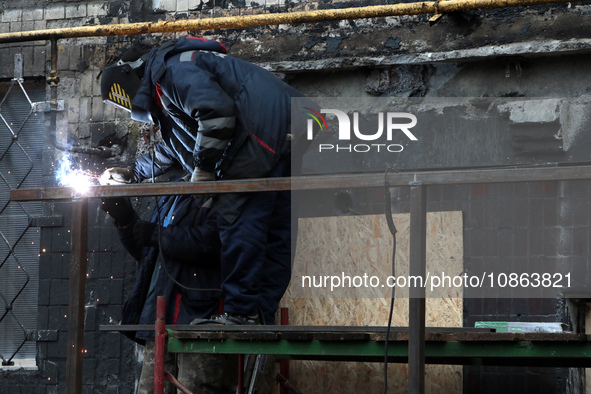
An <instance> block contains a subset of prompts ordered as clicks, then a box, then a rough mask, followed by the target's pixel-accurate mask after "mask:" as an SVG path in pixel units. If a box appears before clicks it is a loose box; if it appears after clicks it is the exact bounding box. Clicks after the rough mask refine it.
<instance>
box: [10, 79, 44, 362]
mask: <svg viewBox="0 0 591 394" xmlns="http://www.w3.org/2000/svg"><path fill="white" fill-rule="evenodd" d="M0 92H2V93H1V97H2V99H1V100H2V101H0V360H1V362H2V365H3V366H10V365H14V360H19V359H34V358H35V353H36V349H35V342H34V341H32V340H30V339H29V338H34V336H31V335H30V332H32V331H35V330H36V328H37V305H38V298H39V295H38V286H39V275H38V272H39V240H40V233H39V229H37V228H33V227H31V222H32V218H33V217H35V216H39V215H40V214H41V203H39V202H36V203H32V204H31V203H26V204H23V203H17V202H11V201H10V200H9V195H10V190H12V189H18V188H20V187H25V188H26V187H38V186H39V185H40V184H41V182H42V167H41V155H42V151H43V140H44V137H43V128H44V117H43V114H42V113H35V112H33V106H32V100H31V98H30V96H29V94H28V93H27V91H26V90H25V86H24V85H23V83H22V81H21V80H18V79H14V80H12V81H11V82H10V83H9V84H8V86H5V87H0ZM33 93H34V96H35V97H34V98H36V99H40V100H43V97H44V91H43V89H41V90H37V89H35V90H34V91H33ZM47 296H48V295H47Z"/></svg>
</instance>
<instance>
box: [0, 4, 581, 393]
mask: <svg viewBox="0 0 591 394" xmlns="http://www.w3.org/2000/svg"><path fill="white" fill-rule="evenodd" d="M378 3H379V2H372V3H371V4H378ZM589 3H590V2H576V3H572V4H563V5H556V6H554V5H548V6H540V7H528V8H515V9H507V10H497V11H478V12H468V13H461V14H454V15H446V16H445V17H444V18H443V19H442V20H440V21H439V23H437V24H436V25H434V26H429V24H428V23H427V19H428V17H429V16H414V17H391V18H378V19H363V20H356V21H342V22H330V23H313V24H305V25H290V26H286V25H281V26H265V27H257V28H246V29H229V30H226V31H209V32H190V33H189V34H196V35H203V36H207V37H210V38H217V39H219V40H221V41H222V42H223V43H224V44H225V45H226V46H227V47H228V48H229V51H230V52H229V53H230V54H231V55H233V56H236V57H240V58H243V59H245V60H250V61H253V62H256V63H258V64H260V65H261V66H263V67H266V68H268V69H269V70H271V71H274V72H278V73H282V77H284V78H285V80H286V81H288V82H289V83H290V84H292V85H293V86H295V87H297V88H298V89H300V90H301V91H303V92H305V93H306V94H308V95H310V96H328V97H335V96H350V97H360V96H364V97H365V96H372V97H374V96H399V97H423V96H439V97H448V96H463V97H562V96H573V97H580V96H585V95H588V94H589V92H590V91H591V77H589V76H588V73H584V72H581V70H586V69H588V68H589V66H591V58H590V57H589V55H587V52H588V50H589V49H590V48H591V42H590V41H589V40H588V39H587V37H588V36H589V33H590V31H589V29H591V27H590V26H591V24H590V23H589V16H588V14H589V11H590V10H591V8H590V6H589ZM1 4H2V8H1V14H0V32H2V33H4V32H16V31H27V30H39V29H46V28H60V27H69V26H83V25H98V24H116V23H128V22H140V21H157V20H176V19H185V18H194V17H205V18H207V17H214V16H223V15H245V14H256V13H274V12H287V11H299V10H310V9H312V10H313V9H322V8H331V7H346V6H363V5H369V4H370V3H369V2H339V1H332V2H331V1H325V2H318V3H316V2H310V3H300V2H285V3H283V2H281V3H278V4H272V3H271V2H267V7H264V4H258V5H256V4H255V6H252V5H251V4H246V3H245V2H243V1H240V0H236V1H227V2H223V1H216V2H214V1H213V0H212V1H209V2H207V1H203V0H188V1H173V0H170V1H165V0H158V1H157V0H154V1H142V0H131V1H121V0H118V1H107V2H104V1H100V2H99V1H89V2H80V1H44V2H38V1H30V0H29V1H26V0H22V1H4V2H1ZM174 36H175V35H174V34H150V35H145V36H120V37H100V38H82V39H69V40H60V41H59V64H58V72H59V76H60V84H59V88H58V98H60V99H63V100H64V102H65V110H64V111H63V112H60V113H58V114H57V131H58V132H59V133H58V135H57V136H56V137H57V139H58V141H59V142H60V143H62V144H64V145H68V144H69V145H79V146H84V147H96V146H107V145H109V144H113V141H116V142H117V143H118V144H119V145H121V146H122V154H120V155H117V156H115V157H112V158H107V159H105V158H98V157H88V156H84V155H75V156H74V157H75V158H76V159H77V160H83V161H84V163H85V166H86V167H87V168H91V169H92V170H93V171H96V172H99V171H101V170H102V169H104V168H106V167H110V166H122V165H128V164H130V163H131V162H132V160H133V158H134V157H135V156H136V155H137V154H139V153H142V152H144V151H145V150H146V148H147V147H148V146H149V145H150V144H153V142H154V140H153V139H151V138H150V137H149V129H146V128H144V127H142V125H137V124H135V123H133V122H131V121H129V118H128V114H127V113H124V112H123V111H121V110H117V109H114V108H113V107H109V106H104V105H103V103H102V101H101V98H100V91H99V85H98V81H99V73H100V70H101V68H102V67H104V65H105V64H107V63H108V62H109V61H111V60H112V59H113V58H114V57H116V56H117V55H118V54H119V52H120V51H121V50H122V49H123V48H125V47H127V46H129V45H130V44H132V43H135V42H142V43H148V44H158V43H160V42H162V41H163V40H165V39H168V38H172V37H174ZM553 51H555V55H554V56H552V57H548V56H547V54H548V53H549V52H553ZM573 52H574V53H576V54H575V55H572V54H571V53H573ZM16 53H22V54H23V56H24V59H25V61H24V66H25V78H45V76H46V75H47V70H48V68H49V54H50V47H49V43H48V42H44V41H34V42H27V43H18V44H2V45H0V56H1V57H2V59H5V60H8V61H3V62H0V78H2V79H4V80H7V79H9V78H12V76H13V64H12V59H13V58H14V54H16ZM561 55H564V56H561ZM567 55H568V56H567ZM540 56H544V57H540ZM140 129H143V130H146V131H147V134H141V133H140V132H139V130H140ZM460 131H462V130H460ZM464 131H465V130H464ZM47 132H48V133H51V132H54V131H53V130H48V131H47ZM462 136H465V135H462V134H450V135H448V136H443V137H442V138H443V139H444V140H445V141H446V142H448V143H449V150H448V151H447V153H445V154H444V152H443V151H440V152H435V151H434V150H433V149H431V147H430V146H429V147H426V148H424V149H423V150H422V151H421V152H418V153H417V154H416V155H413V156H412V157H411V158H403V159H398V158H396V159H392V158H391V157H387V156H386V157H384V156H376V157H374V158H372V159H371V160H368V163H369V164H368V170H375V169H383V164H384V163H388V164H394V163H396V165H397V166H398V167H399V168H423V167H426V166H428V167H456V166H475V165H484V164H487V165H493V164H507V163H513V164H519V163H543V162H546V161H560V162H575V161H587V160H588V158H589V156H588V153H587V152H589V148H590V144H591V141H590V139H589V138H588V137H587V136H584V137H581V136H575V137H577V138H576V141H575V142H576V143H573V144H571V145H570V146H569V149H566V150H564V149H562V145H560V149H558V148H556V147H555V146H554V145H553V146H552V147H550V149H554V150H552V151H551V152H548V151H546V150H543V149H542V150H539V149H535V147H536V146H537V145H536V146H534V145H535V144H529V143H528V141H529V142H531V141H530V140H529V139H528V138H527V135H526V136H525V138H524V139H523V138H521V135H519V137H520V138H521V139H520V138H517V141H514V140H503V144H506V145H502V149H500V148H501V147H500V146H499V145H494V144H491V145H490V146H488V145H484V146H483V144H482V141H483V140H482V139H476V140H474V141H473V144H474V146H480V148H481V149H482V150H481V151H480V152H476V151H475V150H474V149H472V148H470V147H466V146H463V147H462V146H460V145H459V144H456V145H454V141H456V140H455V139H458V140H459V139H461V138H462ZM427 141H430V143H431V144H434V143H435V142H434V141H433V140H429V139H428V138H425V143H426V142H427ZM514 142H515V145H514ZM550 142H555V141H552V140H551V139H550ZM518 148H519V149H518ZM544 149H546V148H545V145H544ZM63 155H64V152H63V151H60V150H56V149H54V148H50V149H48V151H47V152H45V158H44V160H45V163H46V171H45V172H44V174H45V181H44V185H45V186H55V185H56V180H55V174H54V172H53V166H54V165H55V163H56V162H57V161H59V159H60V158H61V157H62V156H63ZM380 165H382V167H380ZM548 187H549V189H543V188H542V189H543V190H541V189H540V185H538V184H525V185H520V186H515V187H514V188H497V187H493V188H490V189H486V188H484V189H483V188H482V186H475V189H472V188H470V187H464V188H455V187H445V188H436V189H435V190H434V191H432V192H430V202H429V209H433V210H461V211H462V212H464V215H465V218H466V219H465V220H466V227H465V229H466V233H465V257H466V261H467V262H468V263H469V262H470V260H474V259H480V260H482V259H490V261H491V264H494V259H498V258H500V257H509V258H515V259H518V258H521V257H523V256H522V254H523V253H526V252H527V253H530V252H531V253H533V252H536V253H535V255H536V256H537V257H540V256H541V257H555V256H556V254H557V250H547V251H543V250H542V251H540V250H537V249H534V248H536V247H539V246H540V245H541V244H540V243H536V242H535V240H540V239H542V240H544V239H546V241H548V240H552V239H554V238H552V234H555V233H556V232H557V231H558V230H559V229H561V231H562V230H564V229H565V231H570V232H572V234H573V236H574V237H575V238H574V239H573V242H572V244H569V246H568V247H569V249H568V252H569V253H570V254H568V253H567V254H566V255H565V256H566V258H567V259H573V260H577V261H586V259H588V254H589V251H588V250H587V248H586V247H585V246H584V235H586V234H588V231H589V228H590V227H591V222H589V220H588V219H587V218H588V217H590V216H591V212H590V209H591V208H590V207H589V204H588V203H585V201H586V200H587V196H588V195H589V190H588V186H587V185H586V184H585V183H575V184H552V185H549V186H548ZM559 190H561V191H560V192H559ZM565 190H566V191H565ZM563 191H564V192H563ZM477 192H478V193H477ZM397 198H398V200H397V202H398V206H397V208H396V210H397V211H398V212H406V211H407V205H406V204H407V201H408V198H407V196H405V195H404V193H403V194H401V195H399V196H398V197H397ZM329 201H330V199H329ZM370 201H373V202H372V203H371V204H369V205H370V206H368V207H362V208H360V209H359V211H360V212H367V213H372V212H382V211H383V209H382V208H383V202H382V200H379V201H378V200H377V199H376V198H375V197H374V200H371V198H370ZM566 203H568V204H571V203H572V204H574V205H572V206H576V207H577V208H576V211H573V212H577V215H575V214H574V213H571V216H569V218H568V219H567V218H561V220H562V221H560V222H559V221H558V220H557V219H556V212H555V211H552V210H553V208H551V207H556V206H560V204H566ZM98 204H99V202H98V201H94V202H92V203H91V208H90V210H89V212H90V213H91V214H90V216H89V219H90V220H89V221H90V223H91V224H90V227H89V232H90V233H89V234H90V236H89V239H90V244H89V252H91V253H89V263H88V269H89V278H88V282H87V300H86V305H87V307H86V319H85V349H86V350H87V353H85V358H84V379H83V382H84V389H83V391H84V392H97V393H131V392H133V391H134V386H135V375H136V372H137V368H138V366H139V359H140V357H139V356H138V354H137V353H138V349H137V348H136V347H135V346H134V345H132V344H131V342H130V341H128V340H127V339H124V338H122V337H121V336H120V335H119V334H107V333H101V332H98V331H97V328H98V326H99V325H101V324H109V323H112V322H113V321H117V320H118V317H119V316H120V311H121V304H122V302H123V300H124V299H125V296H126V291H128V290H129V285H130V282H131V278H132V277H133V273H134V270H135V263H134V262H133V261H132V260H131V259H130V258H129V257H128V256H127V255H126V254H125V253H124V252H123V250H122V248H121V245H120V244H119V243H118V240H117V238H116V234H114V232H113V231H112V226H111V222H110V221H109V220H107V219H106V218H105V215H104V213H103V212H102V211H100V209H98ZM136 204H138V207H139V209H140V212H141V213H146V212H148V211H150V210H151V207H152V205H151V201H150V200H146V201H144V200H142V201H140V202H137V203H136ZM505 205H506V206H514V207H519V206H521V207H522V208H524V209H527V215H528V216H527V217H526V218H523V220H524V222H516V219H511V218H510V215H509V214H508V213H506V212H505V213H503V214H502V215H499V217H495V216H494V215H489V216H486V217H483V212H485V211H486V212H495V211H498V210H499V209H500V207H501V206H505ZM513 209H516V208H513ZM356 210H357V207H356ZM539 210H544V214H543V215H537V214H536V212H538V211H539ZM69 212H70V204H69V203H47V204H45V206H44V214H46V215H48V216H62V217H63V218H64V224H63V226H62V227H58V228H43V229H42V245H41V247H42V248H47V250H48V252H47V253H44V254H43V255H42V256H41V267H42V268H41V269H42V270H41V272H40V275H41V283H40V303H39V307H40V317H39V329H52V330H58V337H57V338H58V339H57V341H54V342H45V343H41V342H40V343H38V367H39V370H38V371H36V372H32V371H19V372H10V373H6V372H0V376H1V377H2V379H3V382H6V384H3V386H2V387H0V393H10V394H12V393H18V392H22V393H25V392H26V393H30V392H38V393H60V392H63V388H64V380H65V377H64V375H65V350H66V349H65V338H66V335H67V333H66V326H65V321H66V319H65V318H64V315H65V312H64V311H65V310H66V305H67V293H66V292H67V279H68V272H67V265H68V261H69V255H68V252H69V245H68V228H69V223H68V219H67V218H68V217H69ZM514 212H516V211H514ZM552 218H554V219H556V220H554V221H553V219H552ZM582 218H585V221H581V220H583V219H582ZM510 219H511V220H513V221H512V222H507V223H505V221H510ZM579 219H580V220H579ZM501 221H502V223H501ZM499 228H500V229H501V230H500V231H499V230H498V229H499ZM526 228H527V229H526ZM523 232H526V235H525V237H526V238H527V242H528V243H527V248H528V249H527V251H524V250H523V249H520V248H525V247H526V246H525V244H524V243H525V242H526V241H525V240H523V237H524V235H523ZM491 237H494V239H495V241H496V244H494V245H496V247H494V250H493V247H492V246H487V245H493V243H490V242H489V241H490V240H491V239H492V238H491ZM544 237H546V238H544ZM548 237H550V238H548ZM520 240H521V241H520ZM544 244H545V245H548V242H545V243H544ZM477 245H479V246H477ZM508 245H510V246H511V249H510V250H511V253H512V255H509V256H505V255H502V253H501V252H502V251H504V250H509V249H508V248H509V246H508ZM563 246H564V245H563ZM546 247H549V246H546ZM562 251H563V252H564V250H562ZM563 257H564V256H563ZM465 305H466V307H465V311H464V314H465V324H466V325H467V326H470V325H472V324H473V322H474V321H475V320H476V319H480V318H483V319H485V318H486V319H488V318H490V319H492V318H494V319H498V320H503V319H513V320H515V319H517V320H529V321H531V320H544V321H546V320H547V321H564V322H566V321H568V319H569V316H568V313H569V312H568V311H567V310H566V308H565V307H564V305H563V304H562V303H560V302H557V301H556V300H553V299H552V300H547V299H544V300H534V301H528V300H514V301H509V300H499V301H497V300H492V299H491V300H486V301H482V300H468V301H467V302H466V303H465ZM107 344H108V346H107ZM113 344H116V346H113ZM465 372H466V378H465V390H464V391H466V392H475V391H479V392H496V391H497V390H498V389H499V388H497V387H496V386H495V385H494V384H492V383H491V382H492V381H494V380H498V376H499V375H503V376H506V375H510V376H512V378H511V380H510V382H509V383H504V387H503V389H504V390H505V391H507V390H508V391H517V390H521V391H525V392H529V391H534V390H536V391H541V392H544V390H548V388H549V387H551V388H552V392H556V393H558V392H567V384H566V382H565V378H564V376H565V375H566V373H565V371H564V370H560V369H545V370H540V369H526V370H524V369H523V368H514V369H496V368H495V369H491V368H484V367H483V368H476V367H470V368H467V369H466V371H465ZM524 375H527V376H530V377H531V376H535V377H536V378H531V379H529V380H526V381H525V383H524V380H523V379H520V378H519V377H520V376H524ZM539 377H542V378H539ZM538 378H539V379H538ZM574 392H576V390H574Z"/></svg>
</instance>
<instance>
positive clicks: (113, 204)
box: [101, 197, 134, 227]
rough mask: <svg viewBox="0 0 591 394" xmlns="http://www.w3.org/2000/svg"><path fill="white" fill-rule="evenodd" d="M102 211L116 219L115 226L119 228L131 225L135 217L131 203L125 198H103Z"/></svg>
mask: <svg viewBox="0 0 591 394" xmlns="http://www.w3.org/2000/svg"><path fill="white" fill-rule="evenodd" d="M101 209H102V210H103V211H105V212H106V213H108V214H109V216H111V217H112V218H113V219H115V225H116V226H117V227H125V226H127V225H129V224H130V223H131V221H132V220H133V217H134V213H133V208H132V207H131V203H130V202H129V200H127V199H125V198H123V197H108V198H103V203H102V204H101Z"/></svg>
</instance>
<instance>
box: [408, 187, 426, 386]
mask: <svg viewBox="0 0 591 394" xmlns="http://www.w3.org/2000/svg"><path fill="white" fill-rule="evenodd" d="M426 194H427V192H426V190H425V186H420V185H417V186H412V187H411V189H410V252H409V254H410V256H409V260H410V263H409V264H410V267H409V273H410V276H411V277H415V278H417V277H418V278H425V277H426V261H427V198H426ZM415 283H416V284H415V286H413V287H410V289H409V296H410V300H409V332H410V333H409V334H410V335H409V340H408V392H409V393H412V394H423V393H424V392H425V288H424V287H423V286H422V285H421V284H420V283H419V281H417V282H415Z"/></svg>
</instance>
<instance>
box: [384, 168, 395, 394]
mask: <svg viewBox="0 0 591 394" xmlns="http://www.w3.org/2000/svg"><path fill="white" fill-rule="evenodd" d="M389 170H390V168H389V167H387V168H386V171H385V172H384V189H385V198H384V200H385V201H384V204H385V215H386V223H388V229H389V230H390V233H391V234H392V277H395V273H396V264H395V263H396V233H397V230H396V226H395V225H394V220H393V219H392V205H391V204H392V195H391V194H390V188H389V187H388V180H387V176H388V171H389ZM394 295H395V287H394V286H392V298H391V299H390V313H389V315H388V328H387V329H386V341H385V343H384V394H386V393H387V392H388V342H389V338H390V328H391V327H392V315H393V314H394Z"/></svg>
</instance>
